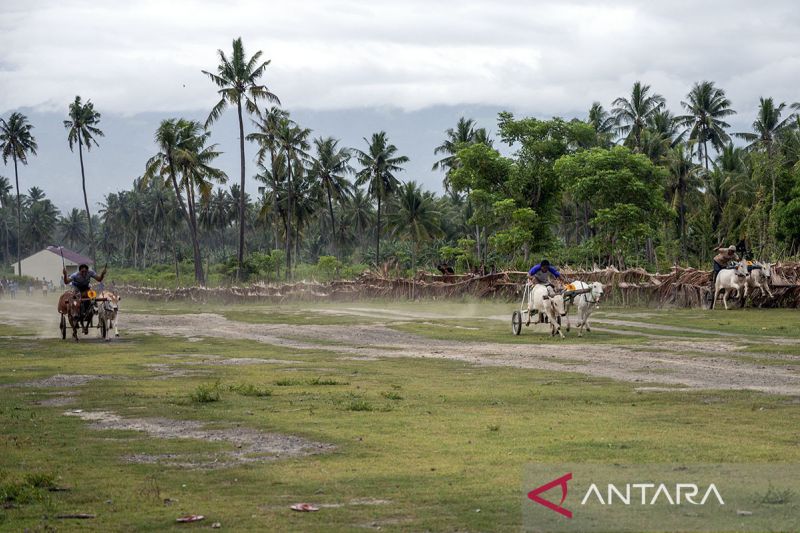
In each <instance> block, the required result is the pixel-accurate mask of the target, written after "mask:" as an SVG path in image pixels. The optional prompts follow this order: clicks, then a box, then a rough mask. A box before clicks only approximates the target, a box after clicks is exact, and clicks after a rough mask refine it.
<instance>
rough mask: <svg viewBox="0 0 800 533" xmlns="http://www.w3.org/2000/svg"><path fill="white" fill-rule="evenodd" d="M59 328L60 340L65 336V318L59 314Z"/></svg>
mask: <svg viewBox="0 0 800 533" xmlns="http://www.w3.org/2000/svg"><path fill="white" fill-rule="evenodd" d="M59 329H60V330H61V340H64V339H66V338H67V319H66V318H64V315H61V324H60V325H59Z"/></svg>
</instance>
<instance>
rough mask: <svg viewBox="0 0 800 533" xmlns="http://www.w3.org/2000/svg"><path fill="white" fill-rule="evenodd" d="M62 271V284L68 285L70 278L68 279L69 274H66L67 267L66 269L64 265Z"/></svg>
mask: <svg viewBox="0 0 800 533" xmlns="http://www.w3.org/2000/svg"><path fill="white" fill-rule="evenodd" d="M62 272H63V274H64V285H69V283H70V279H69V276H67V269H66V267H64V270H63V271H62Z"/></svg>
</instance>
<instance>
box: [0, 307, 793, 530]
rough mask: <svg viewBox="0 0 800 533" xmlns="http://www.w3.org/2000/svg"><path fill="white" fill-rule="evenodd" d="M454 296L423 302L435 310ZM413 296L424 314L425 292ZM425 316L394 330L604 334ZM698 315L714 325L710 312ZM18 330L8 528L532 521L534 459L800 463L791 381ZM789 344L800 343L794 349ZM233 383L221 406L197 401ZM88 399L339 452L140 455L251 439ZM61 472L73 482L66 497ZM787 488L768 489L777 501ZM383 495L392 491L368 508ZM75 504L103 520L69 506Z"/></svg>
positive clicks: (350, 526) (2, 481)
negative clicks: (67, 337) (172, 371)
mask: <svg viewBox="0 0 800 533" xmlns="http://www.w3.org/2000/svg"><path fill="white" fill-rule="evenodd" d="M495 305H496V304H491V305H490V308H491V309H493V308H494V307H491V306H495ZM353 306H356V305H353ZM357 306H358V307H366V304H364V305H362V304H361V303H359V304H358V305H357ZM401 307H402V306H401ZM444 307H445V306H444V305H443V304H441V303H439V304H438V307H437V306H435V305H433V304H430V305H429V304H427V303H426V304H424V305H423V306H422V308H425V309H427V310H430V311H435V310H436V309H439V310H442V309H443V308H444ZM496 307H498V308H499V307H501V306H499V305H497V306H496ZM506 307H508V306H506ZM408 308H409V309H412V308H413V309H421V307H415V304H409V305H408ZM510 308H513V305H512V306H511V307H510ZM222 310H223V311H224V308H222ZM264 311H265V312H266V311H267V310H266V309H265V310H264ZM508 314H509V318H510V313H508ZM776 316H779V317H781V316H783V317H784V318H787V317H789V316H792V315H776ZM759 317H760V315H759ZM632 320H641V321H644V319H633V318H632ZM662 320H663V321H669V320H672V318H671V317H669V316H662V314H661V313H660V312H656V315H655V318H653V319H652V320H651V319H648V320H647V321H648V322H652V323H664V322H661V321H662ZM713 320H720V319H719V318H718V317H717V316H714V317H713ZM725 320H738V318H734V317H731V318H726V319H725ZM760 320H761V319H760V318H757V323H760V322H759V321H760ZM423 322H425V321H416V320H415V321H410V322H408V323H406V324H399V325H395V326H393V327H395V328H397V329H400V330H403V331H410V332H414V333H416V334H420V335H426V336H431V337H435V338H445V339H456V340H462V341H466V342H475V341H481V342H484V341H492V342H495V341H496V342H512V343H516V342H519V343H537V344H538V343H549V342H584V341H581V340H579V339H577V338H576V336H575V335H574V334H573V335H572V336H571V337H570V339H569V340H568V341H552V340H551V339H550V337H549V336H548V335H546V334H544V333H534V332H533V331H531V330H530V328H528V329H525V330H524V332H523V334H522V336H520V337H514V336H513V335H511V331H510V323H507V322H501V321H485V320H484V321H481V320H479V319H477V318H469V317H465V318H463V319H459V320H457V321H453V322H449V323H454V324H458V325H461V326H466V327H477V328H479V329H477V330H471V329H454V328H450V329H448V328H446V327H441V326H439V325H437V326H430V325H426V324H424V323H423ZM428 322H430V321H428ZM434 322H436V323H439V324H447V323H448V321H446V320H436V321H434ZM509 322H510V320H509ZM787 323H788V322H787ZM691 325H692V327H696V328H703V329H706V328H709V329H711V328H713V326H712V325H711V324H710V322H709V319H708V318H705V319H704V318H702V317H700V318H697V319H695V320H693V321H692V324H691ZM754 327H755V328H760V327H761V326H760V325H757V324H756V325H754ZM0 331H4V330H0ZM642 331H644V330H642ZM758 331H762V330H760V329H759V330H758ZM648 332H649V331H648ZM653 333H655V331H653ZM774 334H776V335H777V333H774ZM8 335H9V333H5V334H3V335H0V354H1V355H0V364H2V365H3V369H4V370H3V373H2V374H0V384H2V385H5V387H4V388H3V389H2V394H0V423H1V424H2V427H3V431H2V432H1V433H0V496H2V498H3V499H4V501H5V502H6V503H7V504H9V507H10V508H5V509H0V529H2V530H12V531H20V530H24V529H30V530H37V529H40V530H41V529H45V528H46V527H52V528H57V529H59V530H77V529H81V528H86V529H90V530H97V531H119V530H170V529H174V530H180V529H187V527H186V526H180V525H178V524H175V518H177V517H178V516H181V515H184V514H191V513H194V514H204V515H206V517H207V519H206V521H205V522H203V523H201V524H200V526H201V527H208V526H209V525H210V524H211V523H213V522H217V521H218V522H220V523H221V524H222V527H223V528H224V529H227V530H231V531H285V530H294V531H297V530H303V531H352V530H360V529H364V528H371V527H381V528H382V530H396V531H408V530H414V531H421V530H431V531H453V530H470V531H517V530H519V527H520V523H521V515H520V513H519V512H518V510H517V509H518V508H519V504H518V502H519V498H520V490H519V488H520V479H521V475H522V471H523V468H524V466H525V465H526V464H527V463H530V462H543V463H546V462H559V463H563V462H603V463H610V462H619V463H630V462H633V463H647V462H652V463H663V462H673V461H680V462H682V463H691V462H708V463H716V462H787V463H791V462H797V461H800V434H798V432H797V428H798V427H800V409H798V404H797V403H796V402H794V401H793V399H790V398H786V397H781V396H768V395H763V394H759V393H755V392H748V391H692V390H686V389H683V390H674V391H672V390H668V391H659V392H648V393H641V392H637V391H636V387H637V385H638V384H635V383H620V382H614V381H611V380H607V379H601V378H591V377H586V376H584V375H580V374H575V373H556V372H544V371H535V370H527V369H519V368H508V367H480V366H473V365H470V364H466V363H464V362H459V361H446V360H439V359H406V358H401V357H392V358H386V359H379V360H375V361H353V360H346V359H341V358H340V357H341V354H339V353H337V352H336V346H327V347H326V349H322V348H320V349H319V350H295V349H290V348H285V347H278V346H271V345H265V344H260V343H257V342H253V341H245V340H227V339H226V340H223V339H213V338H205V339H203V340H202V341H201V342H189V341H187V340H185V339H181V338H167V337H160V336H157V335H130V336H125V337H123V338H122V339H120V340H118V341H114V342H111V343H102V342H83V343H81V344H79V345H75V344H74V343H69V342H63V341H60V340H56V339H36V338H29V339H27V338H26V339H20V338H10V337H9V336H8ZM587 335H590V339H591V342H593V343H597V342H600V343H617V344H620V343H624V344H626V345H632V346H636V345H637V344H639V343H643V342H649V340H650V339H647V338H645V337H644V336H641V337H639V336H626V337H619V336H614V335H613V334H610V333H602V332H593V333H591V334H587ZM785 336H787V337H793V336H791V335H788V334H787V335H785ZM751 341H752V342H751V343H750V344H748V350H751V349H752V351H758V352H761V351H764V352H765V353H766V350H762V347H766V346H774V345H768V344H766V343H765V342H764V339H763V334H762V333H754V334H753V336H752V339H751ZM776 349H779V350H786V351H788V352H789V353H797V348H796V347H793V346H784V345H780V346H776ZM778 353H783V352H778ZM163 354H173V355H174V354H184V355H186V357H177V358H176V357H171V358H165V357H162V355H163ZM193 354H215V355H218V356H220V357H230V358H234V357H235V358H263V359H269V360H278V361H283V362H278V363H270V364H258V365H214V364H213V363H214V361H208V364H196V363H198V362H200V361H201V360H202V359H200V358H197V357H191V355H193ZM733 355H736V354H735V353H734V354H733ZM737 357H748V356H747V355H746V354H741V355H738V356H737ZM164 363H166V364H169V365H170V366H171V367H174V368H179V369H183V370H191V371H203V372H205V374H201V375H184V376H173V377H168V378H167V379H163V378H164V374H163V372H156V371H154V370H153V367H148V366H146V365H151V364H164ZM182 363H193V364H192V365H182ZM55 374H86V375H95V376H100V379H96V380H94V381H90V382H89V383H87V384H85V385H82V386H76V387H62V388H56V389H42V388H31V387H21V386H19V385H20V384H22V383H23V382H28V381H32V380H36V379H42V378H47V377H50V376H53V375H55ZM156 378H159V379H156ZM654 385H655V384H654ZM214 389H216V392H217V393H218V394H219V398H218V399H217V400H216V401H211V402H203V401H193V400H192V398H191V396H192V394H193V393H197V392H198V391H200V390H205V391H207V392H208V393H209V394H212V391H213V390H214ZM59 391H62V392H63V391H71V392H75V393H77V396H75V397H74V398H75V399H76V403H75V404H73V405H70V406H66V407H65V406H42V405H38V404H37V402H40V401H42V400H48V399H52V398H53V396H52V395H51V394H48V393H53V392H59ZM68 409H82V410H84V411H99V410H103V411H113V412H115V413H117V414H119V415H120V416H123V417H127V418H165V419H174V420H196V421H199V422H203V423H206V424H209V427H213V428H228V427H239V428H251V429H255V430H259V431H263V432H267V433H285V434H289V435H297V436H301V437H305V438H308V439H311V440H314V441H317V442H323V443H330V444H333V445H335V446H336V449H335V450H334V451H332V452H330V453H324V454H319V455H312V456H308V457H299V458H291V457H289V458H284V459H281V460H277V461H267V462H263V463H259V462H255V463H247V464H243V465H241V466H235V467H232V468H226V469H201V468H197V469H193V468H188V467H183V468H178V467H171V466H165V465H158V464H134V463H130V462H127V461H126V460H125V457H127V456H129V455H131V454H133V453H136V454H151V455H161V454H172V455H173V456H179V457H182V458H186V459H187V460H200V459H203V458H206V459H207V458H208V457H215V456H224V454H225V453H227V452H231V451H235V450H236V448H235V445H234V444H232V443H229V442H224V441H222V442H220V441H215V442H203V441H197V440H190V439H173V440H165V439H156V438H153V437H150V436H148V435H147V434H145V433H141V432H136V431H119V430H115V431H101V430H94V429H91V428H90V427H89V424H88V423H87V422H84V421H82V420H80V419H79V418H77V417H72V416H64V415H63V413H64V411H66V410H68ZM53 484H54V485H55V486H58V487H68V488H69V489H70V490H68V491H64V492H50V491H49V490H47V488H48V487H49V486H50V485H53ZM785 496H786V495H781V494H777V493H776V494H773V495H769V494H765V495H764V497H765V498H767V499H768V500H770V501H772V500H775V499H780V498H783V497H785ZM790 496H791V497H794V496H793V495H790ZM363 499H376V500H387V501H389V502H390V503H386V504H376V505H364V504H359V503H358V500H363ZM165 500H169V501H171V502H172V503H170V504H165V503H164V501H165ZM297 502H311V503H316V504H341V506H338V507H323V508H322V510H321V511H320V512H318V513H295V512H292V511H291V510H289V506H290V505H291V504H293V503H297ZM354 502H355V503H354ZM478 508H480V509H481V512H480V513H476V512H475V509H478ZM75 512H84V513H92V514H95V515H96V518H95V519H93V520H91V521H76V520H57V519H54V518H53V517H54V516H56V515H58V514H61V513H75ZM188 527H193V526H188Z"/></svg>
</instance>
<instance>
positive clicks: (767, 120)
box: [734, 96, 794, 209]
mask: <svg viewBox="0 0 800 533" xmlns="http://www.w3.org/2000/svg"><path fill="white" fill-rule="evenodd" d="M785 108H786V104H785V103H784V102H781V103H780V104H778V105H777V106H776V105H775V102H774V101H773V99H772V98H764V97H763V96H762V97H761V98H760V101H759V104H758V116H757V117H756V120H755V121H754V122H753V132H740V133H734V135H735V136H736V137H739V138H740V139H744V140H746V141H748V143H749V144H748V145H747V146H746V147H745V149H746V150H749V151H752V150H763V151H764V153H766V154H767V162H768V165H769V176H770V180H771V181H772V208H773V209H774V208H775V202H776V199H775V178H776V176H775V169H774V168H773V166H774V165H773V164H772V163H773V158H774V157H775V154H776V152H777V143H776V141H777V137H778V135H779V134H780V133H781V132H782V131H783V130H784V129H786V128H787V127H790V126H791V124H792V122H791V121H792V118H793V117H794V114H789V115H787V116H786V117H784V118H781V114H782V113H783V110H784V109H785Z"/></svg>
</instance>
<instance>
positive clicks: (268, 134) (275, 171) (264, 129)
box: [247, 106, 289, 246]
mask: <svg viewBox="0 0 800 533" xmlns="http://www.w3.org/2000/svg"><path fill="white" fill-rule="evenodd" d="M288 120H289V112H288V111H285V110H283V109H281V108H280V107H277V106H272V107H270V108H269V109H267V110H266V112H265V113H264V114H263V115H262V116H261V117H260V120H259V121H253V125H254V126H255V128H256V132H254V133H251V134H249V135H248V136H247V140H248V141H255V142H256V143H257V144H258V152H257V159H256V161H257V164H258V165H259V167H261V168H262V169H264V170H265V171H266V172H265V173H259V174H258V175H256V179H258V180H259V181H264V182H265V183H266V184H267V185H270V184H271V187H270V189H271V194H270V196H271V198H270V200H271V202H272V205H271V208H266V206H265V208H264V209H262V213H261V215H262V217H266V215H267V213H268V212H270V211H271V212H272V215H273V217H276V218H277V217H278V216H280V218H282V220H283V226H284V229H286V227H287V226H286V224H287V221H286V212H285V209H283V208H282V207H281V205H280V202H281V194H280V193H281V191H280V189H281V184H283V183H284V180H285V175H286V172H285V170H286V167H285V161H283V160H282V159H281V158H280V153H281V148H280V144H279V143H278V135H279V133H280V131H281V128H282V127H283V124H284V123H285V122H286V121H288ZM267 154H269V156H270V166H269V168H268V169H266V168H265V167H264V161H265V160H266V157H267ZM267 174H268V175H267ZM265 219H266V218H265ZM272 231H273V236H274V239H275V246H278V241H279V238H278V233H279V230H278V224H277V223H276V221H273V223H272Z"/></svg>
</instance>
